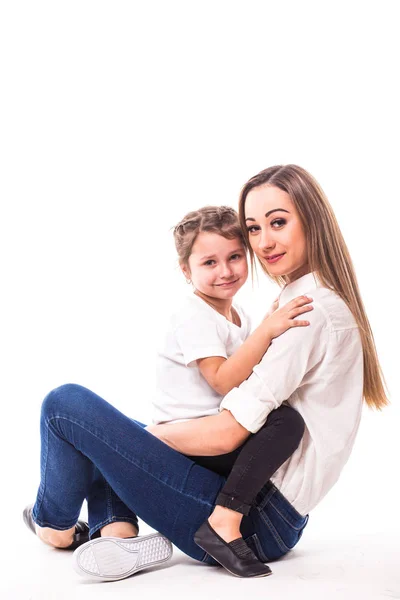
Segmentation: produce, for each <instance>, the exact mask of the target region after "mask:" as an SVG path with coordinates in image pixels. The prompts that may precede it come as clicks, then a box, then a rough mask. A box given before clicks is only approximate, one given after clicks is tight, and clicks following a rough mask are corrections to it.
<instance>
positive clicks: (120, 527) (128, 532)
mask: <svg viewBox="0 0 400 600" xmlns="http://www.w3.org/2000/svg"><path fill="white" fill-rule="evenodd" d="M137 534H138V529H137V527H135V525H133V523H128V522H127V521H116V522H115V523H109V524H108V525H105V526H104V527H102V528H101V529H100V536H101V537H114V538H134V537H136V536H137Z"/></svg>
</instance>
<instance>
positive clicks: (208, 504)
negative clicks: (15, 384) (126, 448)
mask: <svg viewBox="0 0 400 600" xmlns="http://www.w3.org/2000/svg"><path fill="white" fill-rule="evenodd" d="M56 419H63V420H65V421H68V422H70V423H73V424H74V425H77V426H78V427H81V428H82V429H84V430H85V431H87V432H88V433H90V434H91V435H93V436H94V437H95V438H97V439H98V440H100V441H101V442H102V443H103V444H105V445H106V446H107V447H108V448H110V449H111V450H112V451H113V452H115V453H116V454H118V455H119V456H121V457H122V458H124V459H125V460H127V461H128V462H129V463H131V464H132V465H135V467H136V468H138V469H140V470H141V471H144V472H145V473H146V474H147V476H149V477H152V478H153V479H156V480H157V481H160V479H159V478H157V477H156V476H155V475H153V474H152V473H150V472H149V471H147V469H145V467H143V466H142V465H141V464H139V463H138V462H136V461H134V460H133V458H132V457H131V456H127V455H125V454H123V453H122V452H121V451H120V450H118V449H117V448H114V447H113V446H111V445H110V444H109V443H108V441H107V440H105V439H104V438H103V437H102V436H100V435H99V434H98V433H97V432H94V431H93V430H92V429H91V428H90V427H88V426H86V425H84V424H83V423H82V422H80V421H78V420H76V419H72V418H71V417H64V416H62V415H53V416H52V417H49V418H48V420H47V424H48V426H49V428H50V422H51V421H54V420H56ZM149 435H151V434H149ZM65 441H67V442H68V440H65ZM185 482H186V479H185ZM162 483H163V485H165V486H166V487H168V488H170V489H172V490H174V491H175V492H178V493H180V494H182V495H184V496H186V497H188V498H193V499H194V500H196V502H199V503H200V504H204V505H206V506H209V507H210V508H212V507H213V506H214V504H213V503H211V502H208V501H206V500H203V499H202V498H198V497H196V496H192V495H190V494H187V493H186V492H184V491H183V490H182V489H178V488H176V487H174V486H171V485H170V484H169V483H167V482H166V481H163V482H162Z"/></svg>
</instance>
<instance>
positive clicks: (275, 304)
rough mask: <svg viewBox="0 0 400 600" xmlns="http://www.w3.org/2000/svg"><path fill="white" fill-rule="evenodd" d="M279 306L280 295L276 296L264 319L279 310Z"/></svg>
mask: <svg viewBox="0 0 400 600" xmlns="http://www.w3.org/2000/svg"><path fill="white" fill-rule="evenodd" d="M278 308H279V296H278V297H277V298H275V300H274V301H273V303H272V304H271V306H270V308H269V310H268V312H267V314H266V315H265V317H264V319H263V321H264V320H265V319H268V317H270V316H271V315H272V313H274V312H275V311H276V310H278Z"/></svg>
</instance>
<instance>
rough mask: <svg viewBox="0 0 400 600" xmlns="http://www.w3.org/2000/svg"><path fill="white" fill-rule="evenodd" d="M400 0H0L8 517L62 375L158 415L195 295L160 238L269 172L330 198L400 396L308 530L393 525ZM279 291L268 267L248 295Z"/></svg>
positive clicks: (375, 423) (17, 505) (249, 304)
mask: <svg viewBox="0 0 400 600" xmlns="http://www.w3.org/2000/svg"><path fill="white" fill-rule="evenodd" d="M396 6H398V2H396V1H392V2H391V1H387V0H383V1H382V0H380V1H379V2H378V1H375V2H369V1H363V2H354V1H353V2H352V1H346V2H343V1H336V2H307V1H304V0H302V1H301V2H284V1H280V2H268V1H266V0H265V1H264V2H254V1H249V0H247V1H246V2H244V1H242V2H235V1H232V0H231V1H229V2H228V1H222V0H213V1H209V0H202V2H199V1H197V2H195V1H187V0H186V1H176V0H168V2H162V1H158V2H156V1H148V0H147V1H142V2H133V1H130V2H123V1H115V2H104V1H99V0H96V2H91V1H85V0H79V2H76V1H73V0H70V1H69V2H57V1H55V0H52V1H51V2H50V1H49V2H41V1H36V2H21V1H18V0H12V1H11V0H10V1H4V2H2V3H1V8H0V56H1V67H0V68H1V71H0V79H1V95H0V103H1V110H0V121H1V123H0V124H1V133H0V144H1V157H0V159H1V180H0V186H1V189H0V193H1V216H0V252H1V255H0V256H1V261H0V269H1V313H0V314H1V330H0V331H1V363H0V364H1V379H0V397H1V406H2V418H1V434H0V440H1V461H2V462H1V465H2V467H1V468H2V494H1V502H2V514H3V515H7V516H8V518H9V519H10V520H11V522H12V519H13V518H18V519H19V514H20V510H21V509H22V508H23V506H24V505H25V504H26V503H28V502H29V501H32V500H33V499H34V496H35V491H36V486H37V484H38V477H39V431H38V422H39V410H40V404H41V400H42V398H43V397H44V395H45V394H46V393H47V392H48V391H49V390H50V389H52V388H53V387H55V386H57V385H60V384H62V383H66V382H76V383H81V384H82V385H85V386H87V387H89V388H91V389H93V390H94V391H96V392H97V393H98V394H100V395H101V396H103V397H104V398H106V399H107V400H109V401H111V402H112V403H113V404H115V405H116V406H117V407H118V408H120V409H121V410H123V411H124V412H126V413H128V414H129V415H131V416H134V417H136V418H139V419H142V420H145V421H146V420H149V415H150V399H151V394H152V390H153V386H154V353H155V346H156V340H158V338H159V332H160V331H161V330H162V328H163V325H164V324H165V322H166V319H167V316H168V314H169V312H170V311H171V310H172V309H173V307H174V304H175V302H176V301H178V300H179V299H180V297H181V295H182V294H184V293H186V291H187V286H186V284H185V282H184V280H183V277H182V276H181V275H180V273H179V272H178V269H177V266H176V258H175V254H174V248H173V240H172V233H171V231H170V228H171V227H172V226H173V225H174V224H175V223H176V222H177V221H178V220H179V219H180V218H181V217H182V216H183V215H184V214H185V213H186V212H188V211H189V210H192V209H196V208H198V207H200V206H203V205H205V204H228V205H232V206H234V207H236V206H237V199H238V195H239V191H240V187H241V186H242V185H243V183H244V182H245V181H246V180H247V179H248V178H249V177H251V176H252V175H254V174H255V173H257V172H258V171H259V170H261V169H262V168H265V167H267V166H270V165H273V164H281V163H289V162H293V163H297V164H299V165H301V166H303V167H305V168H306V169H308V170H309V171H310V172H311V173H312V174H313V175H314V176H315V177H316V178H317V179H318V180H319V182H320V183H321V185H322V186H323V188H324V189H325V191H326V193H327V195H328V197H329V199H330V201H331V204H332V205H333V208H334V210H335V213H336V215H337V218H338V221H339V224H340V226H341V228H342V230H343V233H344V235H345V239H346V241H347V243H348V246H349V249H350V252H351V255H352V257H353V260H354V264H355V268H356V272H357V275H358V279H359V283H360V287H361V291H362V295H363V299H364V302H365V306H366V309H367V312H368V315H369V318H370V321H371V325H372V327H373V330H374V334H375V338H376V344H377V347H378V351H379V355H380V359H381V363H382V367H383V369H384V372H385V375H386V379H387V382H388V386H389V389H390V393H391V399H392V405H391V407H390V408H388V409H386V410H385V411H384V412H383V413H381V414H377V413H373V412H371V411H366V412H365V417H364V419H363V422H362V427H361V430H360V434H359V437H358V440H357V444H356V447H355V449H354V453H353V455H352V457H351V459H350V461H349V463H348V465H347V467H346V469H345V471H344V474H343V476H342V478H341V480H340V481H339V483H338V484H337V486H336V487H335V489H334V490H333V491H332V492H331V493H330V495H329V496H328V497H327V498H326V499H325V501H324V502H323V503H322V504H321V506H320V507H318V508H317V509H316V510H315V511H314V515H313V519H312V520H311V521H310V525H309V527H310V530H311V532H313V533H314V535H321V536H323V537H324V538H327V537H328V536H333V535H338V536H342V535H344V533H345V532H346V534H347V533H348V532H354V533H370V532H379V531H384V530H391V531H392V530H393V529H399V521H398V519H397V518H396V517H395V515H396V514H397V505H398V497H397V490H398V483H397V479H398V472H399V469H398V454H399V452H398V439H399V435H400V422H399V406H398V401H397V397H398V393H399V382H398V373H399V367H398V360H399V359H398V354H399V353H398V344H397V339H398V336H399V325H398V319H399V317H398V303H399V296H398V285H397V278H398V273H397V270H398V262H399V252H398V243H399V237H400V235H399V221H398V215H399V210H398V204H399V187H398V162H399V134H400V131H399V129H400V128H399V106H400V98H399V93H398V79H399V41H398V39H399V37H398V22H397V20H396V18H395V11H396ZM276 295H277V290H276V289H275V288H274V286H273V285H272V284H270V283H268V282H266V280H265V279H263V277H262V275H260V286H259V287H257V286H255V287H254V290H252V287H251V284H250V283H249V284H248V286H247V290H246V291H243V293H242V294H241V301H242V303H244V305H245V306H246V308H247V309H248V310H249V311H250V312H251V313H252V314H253V315H254V317H255V319H257V317H258V316H260V315H261V314H262V313H263V312H264V311H265V308H266V307H267V306H269V304H270V302H271V301H272V299H273V298H274V297H275V296H276Z"/></svg>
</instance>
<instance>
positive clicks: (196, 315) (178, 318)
mask: <svg viewBox="0 0 400 600" xmlns="http://www.w3.org/2000/svg"><path fill="white" fill-rule="evenodd" d="M193 319H196V320H197V321H202V320H204V321H210V320H212V321H216V322H218V320H219V316H218V313H217V312H216V311H215V310H214V309H213V308H211V306H209V305H208V304H207V303H206V302H204V301H203V300H202V299H201V298H199V297H198V296H196V295H195V294H188V295H187V296H186V297H185V298H184V299H183V300H182V301H181V302H180V304H179V305H178V306H177V307H176V309H175V311H174V313H173V314H172V316H171V325H172V326H173V327H174V328H177V327H180V326H181V325H184V324H185V323H187V322H189V321H191V320H193Z"/></svg>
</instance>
